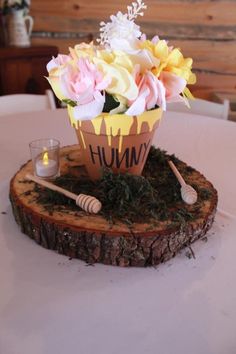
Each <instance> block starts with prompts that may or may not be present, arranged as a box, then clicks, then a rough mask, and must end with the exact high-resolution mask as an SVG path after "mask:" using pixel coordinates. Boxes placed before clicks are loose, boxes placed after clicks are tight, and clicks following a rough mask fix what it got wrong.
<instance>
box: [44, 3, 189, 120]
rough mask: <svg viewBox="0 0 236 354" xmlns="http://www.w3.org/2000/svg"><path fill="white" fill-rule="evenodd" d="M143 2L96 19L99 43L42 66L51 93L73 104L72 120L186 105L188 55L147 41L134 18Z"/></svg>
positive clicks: (154, 40) (77, 48)
mask: <svg viewBox="0 0 236 354" xmlns="http://www.w3.org/2000/svg"><path fill="white" fill-rule="evenodd" d="M145 9H146V5H145V4H144V3H143V1H142V0H136V2H133V3H132V5H131V6H128V7H127V10H128V11H127V13H126V14H123V13H121V12H118V13H117V15H116V16H114V15H112V16H111V17H110V22H108V23H105V22H101V24H100V25H101V28H100V38H99V39H98V44H94V43H93V42H91V43H90V44H86V43H81V44H78V45H76V46H75V47H74V48H69V52H70V53H69V55H62V54H59V55H58V56H57V57H56V58H53V59H52V60H51V61H50V62H49V63H48V65H47V70H48V73H49V77H48V78H47V79H48V81H49V83H50V85H51V86H52V88H53V90H54V92H55V94H56V96H57V97H58V98H59V99H60V100H61V101H63V102H65V103H66V104H67V105H69V106H72V107H74V115H75V117H76V119H77V120H91V119H93V118H95V117H96V116H98V115H100V114H101V113H102V112H108V113H109V114H111V115H112V114H118V113H124V114H125V115H128V116H134V115H140V114H142V113H143V112H145V111H149V110H153V109H155V108H161V109H162V110H166V103H167V102H178V101H180V102H183V103H185V104H188V100H187V99H188V98H191V97H192V96H191V93H190V91H189V89H188V88H187V85H188V84H194V83H195V81H196V77H195V75H194V74H193V73H192V59H191V58H184V56H183V54H182V53H181V51H180V49H178V48H174V47H172V46H169V44H168V42H167V41H166V40H162V39H159V38H158V36H155V37H154V38H152V40H149V39H147V38H146V35H145V34H142V32H141V30H140V27H139V26H138V25H137V24H136V23H135V22H134V21H135V19H136V18H137V17H138V16H143V10H145Z"/></svg>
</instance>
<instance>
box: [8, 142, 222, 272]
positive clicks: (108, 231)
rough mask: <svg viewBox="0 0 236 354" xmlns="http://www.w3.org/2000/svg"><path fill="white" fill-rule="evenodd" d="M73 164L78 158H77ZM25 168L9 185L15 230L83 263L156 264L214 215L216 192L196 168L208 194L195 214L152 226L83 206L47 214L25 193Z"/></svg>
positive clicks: (197, 235) (30, 186)
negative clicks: (127, 221)
mask: <svg viewBox="0 0 236 354" xmlns="http://www.w3.org/2000/svg"><path fill="white" fill-rule="evenodd" d="M68 151H69V152H70V153H71V156H72V155H73V156H74V155H75V154H76V147H72V148H69V147H67V148H64V150H63V149H62V156H61V162H62V170H63V168H67V167H65V166H66V165H68V161H69V160H70V159H69V160H68ZM63 161H64V162H63ZM65 161H67V162H66V163H65ZM71 163H72V164H73V163H74V162H71ZM77 164H78V165H79V164H80V163H79V162H78V161H77ZM64 165H65V166H64ZM63 166H64V167H63ZM27 172H32V165H31V162H28V163H27V164H26V165H24V166H23V167H22V168H21V170H20V171H18V172H17V174H16V175H15V176H14V177H13V178H12V181H11V186H10V200H11V204H12V209H13V213H14V216H15V220H16V222H17V223H18V225H19V226H20V228H21V231H22V232H23V233H25V234H26V235H28V236H29V237H30V238H32V239H34V240H35V241H36V242H37V243H38V244H40V245H41V246H43V247H45V248H48V249H51V250H55V251H58V252H59V253H61V254H64V255H66V256H68V257H73V258H79V259H82V260H84V261H86V262H88V263H95V262H100V263H104V264H111V265H117V266H139V267H143V266H151V265H157V264H159V263H161V262H164V261H167V260H169V259H170V258H172V257H174V256H175V255H176V253H177V252H178V251H179V250H181V249H182V248H183V247H185V246H188V245H190V244H191V243H192V242H194V241H195V240H197V239H199V238H201V237H203V236H204V235H205V234H206V232H207V231H208V230H209V229H210V227H211V226H212V223H213V221H214V216H215V212H216V206H217V192H216V190H215V189H214V187H213V186H212V184H211V183H210V182H208V181H207V180H206V179H205V178H204V177H203V176H202V175H201V174H200V173H199V174H198V173H197V174H198V177H199V183H202V184H203V185H204V186H205V187H207V188H208V189H209V190H210V191H211V197H210V199H209V200H207V202H204V203H203V205H202V212H201V217H199V218H196V219H195V220H193V221H190V222H186V223H185V224H183V225H181V226H180V225H179V226H176V225H173V224H171V222H163V223H160V224H158V225H157V226H155V224H152V225H147V224H146V225H143V224H134V225H133V227H132V228H128V227H127V225H125V224H122V223H120V224H117V225H114V226H111V225H109V223H108V222H107V221H106V220H105V219H103V218H102V217H101V216H99V215H96V216H92V215H87V214H86V213H84V212H78V213H73V212H71V213H70V212H68V213H63V212H61V211H60V212H54V213H53V215H50V213H49V212H48V211H45V210H44V209H43V207H42V205H37V203H36V202H34V200H35V198H33V197H32V194H33V193H28V192H30V191H32V189H33V186H34V183H32V182H31V183H25V180H24V176H25V174H26V173H27ZM194 173H195V174H196V171H195V172H194Z"/></svg>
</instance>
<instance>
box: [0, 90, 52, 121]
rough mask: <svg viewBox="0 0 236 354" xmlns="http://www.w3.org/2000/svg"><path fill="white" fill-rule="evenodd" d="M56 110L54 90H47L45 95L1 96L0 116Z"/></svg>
mask: <svg viewBox="0 0 236 354" xmlns="http://www.w3.org/2000/svg"><path fill="white" fill-rule="evenodd" d="M46 109H56V103H55V99H54V95H53V92H52V90H46V91H45V95H31V94H25V93H23V94H14V95H6V96H0V116H4V115H8V114H14V113H23V112H30V111H41V110H46Z"/></svg>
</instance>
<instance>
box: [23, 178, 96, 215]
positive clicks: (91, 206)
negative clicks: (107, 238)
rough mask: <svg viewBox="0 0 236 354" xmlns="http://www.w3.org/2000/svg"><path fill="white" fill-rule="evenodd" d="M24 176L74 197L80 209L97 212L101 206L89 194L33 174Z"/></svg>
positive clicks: (92, 212)
mask: <svg viewBox="0 0 236 354" xmlns="http://www.w3.org/2000/svg"><path fill="white" fill-rule="evenodd" d="M25 177H26V178H27V179H28V180H31V181H34V182H35V183H38V184H40V185H42V186H43V187H46V188H49V189H51V190H53V191H55V192H58V193H61V194H64V195H65V196H66V197H68V198H71V199H74V200H75V203H76V205H78V206H79V207H80V208H81V209H83V210H85V211H87V212H88V213H91V214H97V213H98V212H99V211H100V210H101V208H102V204H101V202H100V201H99V200H98V199H96V198H95V197H92V196H91V195H86V194H79V195H77V194H74V193H72V192H69V191H68V190H66V189H64V188H61V187H58V186H56V185H55V184H53V183H51V182H48V181H45V180H44V179H41V178H39V177H36V176H33V175H31V174H29V173H28V174H26V176H25Z"/></svg>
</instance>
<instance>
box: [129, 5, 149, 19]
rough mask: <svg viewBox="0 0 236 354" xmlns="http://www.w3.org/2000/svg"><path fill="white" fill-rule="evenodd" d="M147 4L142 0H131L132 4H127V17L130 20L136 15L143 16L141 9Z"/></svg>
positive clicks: (144, 8)
mask: <svg viewBox="0 0 236 354" xmlns="http://www.w3.org/2000/svg"><path fill="white" fill-rule="evenodd" d="M146 8H147V6H146V5H145V4H144V2H143V1H142V0H137V2H132V6H127V10H128V19H129V20H130V21H132V20H134V19H135V18H137V17H138V16H143V11H142V10H146Z"/></svg>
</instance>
